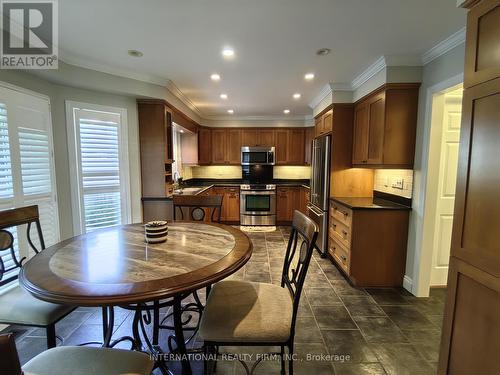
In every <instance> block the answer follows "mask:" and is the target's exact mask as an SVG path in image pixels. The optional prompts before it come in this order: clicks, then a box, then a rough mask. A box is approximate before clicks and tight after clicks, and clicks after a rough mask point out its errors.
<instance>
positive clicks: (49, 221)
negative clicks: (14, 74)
mask: <svg viewBox="0 0 500 375" xmlns="http://www.w3.org/2000/svg"><path fill="white" fill-rule="evenodd" d="M29 205H38V208H39V213H40V222H41V224H42V231H43V236H44V240H45V245H46V246H50V245H53V244H54V243H56V242H58V241H59V218H58V207H57V199H56V189H55V172H54V158H53V144H52V123H51V119H50V103H49V100H48V98H46V97H42V96H39V95H38V94H35V93H28V92H25V91H23V90H21V89H17V88H15V87H10V86H6V85H3V84H1V83H0V210H5V209H10V208H14V207H22V206H29ZM34 229H35V228H34V226H33V228H32V237H31V238H32V239H33V242H34V243H35V245H36V246H37V247H38V249H39V250H40V241H39V238H38V235H37V233H36V230H34ZM10 231H11V232H12V234H13V235H14V249H15V253H16V258H17V259H18V260H20V259H21V258H22V257H23V256H27V257H31V256H33V255H34V253H33V251H32V250H31V248H29V245H28V242H27V239H26V235H25V233H26V232H25V231H26V226H22V227H18V228H12V229H11V230H10ZM0 253H1V254H0V255H1V257H2V260H3V261H4V265H5V268H10V267H11V266H13V265H14V261H13V259H12V256H11V254H10V252H9V251H8V250H6V251H1V252H0ZM15 272H18V271H17V270H15V271H11V272H9V273H7V274H5V275H4V278H8V277H9V276H12V275H13V274H14V273H15ZM5 287H6V286H4V288H5ZM0 292H1V290H0Z"/></svg>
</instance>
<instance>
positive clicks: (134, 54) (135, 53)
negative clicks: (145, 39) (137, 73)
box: [127, 49, 143, 57]
mask: <svg viewBox="0 0 500 375" xmlns="http://www.w3.org/2000/svg"><path fill="white" fill-rule="evenodd" d="M127 53H128V54H129V56H132V57H142V55H143V53H142V52H141V51H137V50H136V49H129V50H128V51H127Z"/></svg>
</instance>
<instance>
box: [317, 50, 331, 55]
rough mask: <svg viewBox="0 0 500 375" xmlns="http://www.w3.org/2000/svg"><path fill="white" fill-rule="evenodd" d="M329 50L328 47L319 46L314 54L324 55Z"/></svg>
mask: <svg viewBox="0 0 500 375" xmlns="http://www.w3.org/2000/svg"><path fill="white" fill-rule="evenodd" d="M330 52H331V49H330V48H321V49H319V50H317V51H316V55H318V56H326V55H328V54H329V53H330Z"/></svg>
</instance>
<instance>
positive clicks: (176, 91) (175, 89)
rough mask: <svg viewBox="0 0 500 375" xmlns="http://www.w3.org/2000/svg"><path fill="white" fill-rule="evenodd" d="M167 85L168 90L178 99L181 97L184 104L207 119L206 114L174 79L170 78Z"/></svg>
mask: <svg viewBox="0 0 500 375" xmlns="http://www.w3.org/2000/svg"><path fill="white" fill-rule="evenodd" d="M165 87H166V88H167V90H168V91H170V92H171V93H172V94H173V95H174V96H175V97H176V98H177V99H179V100H180V101H181V102H182V103H183V104H184V105H186V106H187V107H188V108H189V109H190V110H192V111H193V112H194V113H196V114H197V115H198V116H200V117H201V118H202V119H205V118H206V116H205V115H204V114H203V113H202V112H201V111H200V109H199V108H198V107H197V106H196V105H195V104H194V103H193V102H192V101H191V99H189V98H188V97H187V96H186V95H185V94H184V93H183V92H182V91H181V90H180V89H179V88H178V87H177V85H176V84H175V83H174V82H173V81H172V80H170V79H169V80H168V81H167V83H166V85H165Z"/></svg>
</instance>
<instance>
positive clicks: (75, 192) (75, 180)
mask: <svg viewBox="0 0 500 375" xmlns="http://www.w3.org/2000/svg"><path fill="white" fill-rule="evenodd" d="M65 106H66V128H67V137H68V155H69V176H70V189H71V208H72V213H73V214H72V216H73V234H74V235H75V236H76V235H79V234H81V233H83V228H82V224H83V220H82V217H81V215H82V212H83V210H82V204H83V201H82V199H83V197H82V194H81V186H80V176H79V174H78V168H76V165H77V163H79V160H78V154H77V151H76V150H77V148H76V145H77V142H79V140H78V139H76V134H75V117H74V108H81V109H88V110H93V111H99V112H112V113H119V114H120V117H121V122H122V123H121V124H120V125H121V126H122V127H123V129H120V140H119V142H120V147H119V150H120V185H121V186H120V190H121V191H122V192H123V195H124V200H125V202H123V199H122V203H125V204H124V207H122V210H123V212H124V213H125V222H126V223H131V222H132V213H131V210H132V208H131V205H132V202H131V198H130V164H129V157H128V119H127V109H126V108H120V107H112V106H103V105H98V104H91V103H83V102H76V101H72V100H66V101H65Z"/></svg>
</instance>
